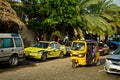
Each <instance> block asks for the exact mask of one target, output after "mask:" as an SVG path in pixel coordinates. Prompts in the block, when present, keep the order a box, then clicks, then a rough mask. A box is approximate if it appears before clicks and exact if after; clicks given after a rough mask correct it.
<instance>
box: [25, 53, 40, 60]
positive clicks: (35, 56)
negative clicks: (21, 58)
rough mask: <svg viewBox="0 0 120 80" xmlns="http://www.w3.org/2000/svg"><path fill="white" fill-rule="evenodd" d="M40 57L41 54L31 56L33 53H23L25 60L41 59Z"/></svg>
mask: <svg viewBox="0 0 120 80" xmlns="http://www.w3.org/2000/svg"><path fill="white" fill-rule="evenodd" d="M41 56H42V54H33V53H31V54H27V53H25V57H27V58H34V59H41Z"/></svg>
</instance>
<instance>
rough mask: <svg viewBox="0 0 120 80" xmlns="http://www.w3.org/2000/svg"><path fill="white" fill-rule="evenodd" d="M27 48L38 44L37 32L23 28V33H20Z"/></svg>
mask: <svg viewBox="0 0 120 80" xmlns="http://www.w3.org/2000/svg"><path fill="white" fill-rule="evenodd" d="M20 34H21V36H22V38H23V42H24V45H25V47H28V46H30V45H32V44H33V43H34V42H36V32H34V31H32V30H30V29H28V28H27V27H23V30H22V32H20Z"/></svg>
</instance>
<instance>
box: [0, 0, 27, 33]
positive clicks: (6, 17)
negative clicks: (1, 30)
mask: <svg viewBox="0 0 120 80" xmlns="http://www.w3.org/2000/svg"><path fill="white" fill-rule="evenodd" d="M0 23H1V24H8V25H7V26H6V27H7V28H6V30H5V32H9V30H11V28H13V24H14V26H16V28H17V29H18V30H20V29H21V27H24V26H25V24H24V23H23V22H22V21H21V20H20V19H19V17H18V16H17V14H16V12H15V11H14V10H13V9H12V7H11V5H10V4H9V3H8V2H7V1H6V0H0ZM13 30H14V28H13Z"/></svg>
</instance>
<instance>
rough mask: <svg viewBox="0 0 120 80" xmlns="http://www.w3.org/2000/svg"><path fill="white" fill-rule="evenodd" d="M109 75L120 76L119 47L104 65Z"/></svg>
mask: <svg viewBox="0 0 120 80" xmlns="http://www.w3.org/2000/svg"><path fill="white" fill-rule="evenodd" d="M104 70H105V71H106V72H107V73H116V74H120V47H118V48H117V49H116V50H115V51H114V52H113V54H112V55H111V56H109V57H108V58H107V59H106V61H105V65H104Z"/></svg>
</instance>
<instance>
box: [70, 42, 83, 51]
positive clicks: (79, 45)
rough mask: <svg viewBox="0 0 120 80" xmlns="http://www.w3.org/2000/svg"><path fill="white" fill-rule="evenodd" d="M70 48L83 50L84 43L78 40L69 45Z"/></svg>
mask: <svg viewBox="0 0 120 80" xmlns="http://www.w3.org/2000/svg"><path fill="white" fill-rule="evenodd" d="M71 49H72V50H80V51H82V50H84V49H85V43H80V42H74V43H73V45H72V47H71Z"/></svg>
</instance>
